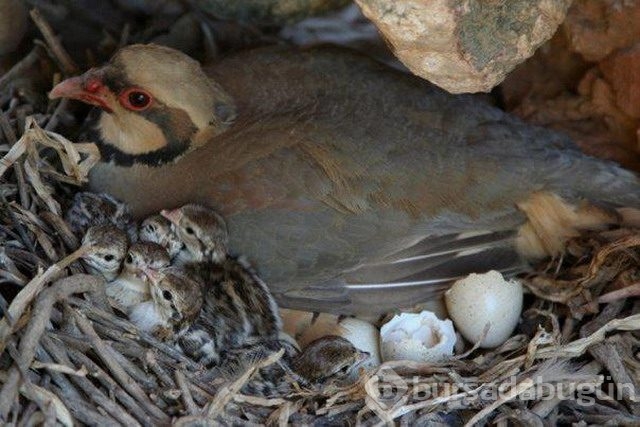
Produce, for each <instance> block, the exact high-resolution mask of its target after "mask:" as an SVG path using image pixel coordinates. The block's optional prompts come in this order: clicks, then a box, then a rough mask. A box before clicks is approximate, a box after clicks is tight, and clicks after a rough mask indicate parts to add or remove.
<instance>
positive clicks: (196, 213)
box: [162, 204, 282, 339]
mask: <svg viewBox="0 0 640 427" xmlns="http://www.w3.org/2000/svg"><path fill="white" fill-rule="evenodd" d="M162 215H163V216H164V217H166V218H167V219H169V221H171V223H172V225H173V230H174V232H175V233H176V235H177V236H178V238H179V239H180V240H181V241H182V242H183V243H184V248H183V250H182V251H181V253H180V255H179V258H180V259H181V260H182V261H183V262H185V264H184V266H185V269H187V270H188V271H189V272H190V273H192V274H195V275H196V276H198V277H200V278H201V281H202V282H203V283H204V284H205V285H206V289H207V292H206V297H205V298H206V299H207V300H208V302H206V303H205V310H207V309H208V308H207V307H208V305H210V306H211V309H212V310H213V309H215V310H217V311H218V310H219V311H221V312H228V313H229V316H232V317H233V323H234V324H237V326H238V328H241V329H242V330H240V329H239V330H238V331H237V333H239V334H240V336H247V337H249V336H252V337H260V338H261V339H274V338H276V337H277V336H278V333H279V332H280V330H281V328H282V321H281V319H280V314H279V312H278V306H277V304H276V302H275V300H274V298H273V296H272V295H271V292H270V291H269V289H268V287H267V285H266V284H265V283H264V282H263V281H262V279H260V278H259V277H258V275H257V274H256V273H255V272H254V271H253V268H252V267H251V266H250V265H249V263H248V262H246V261H245V260H244V259H242V258H236V257H232V256H229V255H228V254H227V244H228V240H229V237H228V233H227V226H226V223H225V221H224V218H222V216H221V215H219V214H218V213H217V212H215V211H213V210H212V209H209V208H207V207H204V206H200V205H195V204H189V205H185V206H183V207H181V208H179V209H175V210H172V211H162ZM225 317H226V316H225ZM234 327H235V326H234Z"/></svg>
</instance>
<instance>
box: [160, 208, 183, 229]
mask: <svg viewBox="0 0 640 427" xmlns="http://www.w3.org/2000/svg"><path fill="white" fill-rule="evenodd" d="M160 215H162V216H163V217H165V218H167V219H168V220H169V221H170V222H171V223H172V224H175V225H178V224H179V223H180V219H181V218H182V212H181V211H180V209H173V210H167V209H163V210H162V211H160Z"/></svg>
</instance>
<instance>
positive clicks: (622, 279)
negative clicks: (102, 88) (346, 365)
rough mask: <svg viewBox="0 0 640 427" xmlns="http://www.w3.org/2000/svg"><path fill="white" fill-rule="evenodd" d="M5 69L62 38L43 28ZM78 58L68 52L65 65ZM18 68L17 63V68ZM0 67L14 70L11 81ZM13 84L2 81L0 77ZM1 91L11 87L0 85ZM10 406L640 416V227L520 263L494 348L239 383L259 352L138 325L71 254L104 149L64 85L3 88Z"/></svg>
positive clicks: (2, 299)
mask: <svg viewBox="0 0 640 427" xmlns="http://www.w3.org/2000/svg"><path fill="white" fill-rule="evenodd" d="M39 25H40V26H41V29H43V34H45V38H47V43H48V44H46V45H44V44H43V45H41V46H39V47H37V49H36V50H35V51H34V52H32V53H31V54H30V55H31V56H29V57H26V58H25V59H24V60H23V61H22V62H20V63H18V64H17V65H16V67H15V68H14V70H12V71H11V72H9V73H8V74H7V75H5V77H3V78H2V79H0V89H3V87H5V86H6V82H7V79H8V78H12V76H15V75H18V74H19V73H20V72H22V70H24V69H27V68H28V67H29V66H30V62H29V61H31V62H34V61H36V60H37V59H34V57H33V56H34V55H35V57H37V56H38V55H43V54H45V55H46V54H48V55H50V56H52V57H53V58H55V59H56V60H57V62H58V64H61V68H63V69H64V68H67V67H65V66H64V64H65V61H67V59H65V56H64V51H63V49H62V48H61V47H60V46H59V45H58V44H57V43H56V41H55V39H51V38H48V37H47V35H46V34H47V33H46V31H47V29H46V23H42V22H40V23H39ZM68 67H71V68H72V66H71V65H68ZM7 76H9V77H7ZM3 79H4V81H3ZM3 85H5V86H3ZM3 95H4V93H3ZM0 100H1V101H2V105H1V107H2V112H0V130H1V131H0V151H1V152H2V153H1V154H2V161H0V198H1V199H0V201H1V203H2V209H1V210H0V220H1V221H2V226H1V228H0V242H1V243H0V278H1V281H2V287H1V288H0V305H1V309H2V313H3V317H2V318H1V319H0V353H1V357H0V384H1V389H0V419H2V421H3V422H10V421H13V422H14V424H16V423H19V424H20V425H33V424H35V423H38V424H40V423H44V424H47V425H54V424H56V423H61V424H64V425H73V424H76V423H83V424H93V425H117V424H123V425H128V426H133V425H157V424H169V423H175V424H181V425H188V424H192V423H198V424H205V423H206V424H209V423H211V424H216V423H224V424H243V425H244V424H252V423H253V424H265V423H267V424H282V425H284V424H288V423H293V424H311V423H314V424H315V423H318V424H329V423H330V424H353V423H354V422H355V423H359V424H365V425H369V424H372V425H374V424H375V425H377V424H382V423H403V424H404V425H409V424H414V423H420V424H426V423H429V422H433V423H436V422H440V423H445V424H451V425H461V424H464V423H467V424H468V425H473V424H475V423H480V424H482V423H485V422H496V423H498V422H499V423H502V424H503V425H504V423H506V422H508V421H509V420H510V419H513V420H520V421H521V422H525V423H527V424H530V425H543V423H544V424H547V423H548V424H556V423H562V424H569V423H576V422H583V423H588V424H604V423H612V424H635V425H637V424H639V423H640V400H638V397H637V396H638V395H637V392H638V391H639V390H640V389H638V382H639V381H640V380H639V378H640V362H639V361H638V358H637V357H636V351H637V347H638V345H639V343H640V341H639V340H638V337H637V335H636V333H635V332H634V331H635V330H637V329H639V328H640V314H637V313H639V312H640V311H639V310H638V307H639V306H638V304H639V303H640V302H639V301H637V300H634V299H632V298H627V297H631V296H634V295H640V285H638V277H640V251H639V248H640V233H639V232H638V230H634V229H615V230H607V231H603V232H598V233H588V234H584V235H582V236H579V237H577V238H575V239H573V240H572V241H571V242H570V244H569V246H568V252H567V254H566V255H565V256H564V257H563V258H560V259H556V260H553V261H551V262H549V263H547V264H543V265H540V266H539V268H538V269H537V271H536V272H535V273H533V274H531V275H529V276H528V277H525V278H523V279H522V280H523V283H524V284H525V285H526V288H527V289H528V290H529V294H528V295H527V297H526V299H525V310H524V312H523V314H522V319H521V322H520V325H519V328H518V330H517V331H516V334H515V335H513V336H512V337H511V338H510V339H509V340H508V341H507V342H505V343H504V344H503V345H501V346H500V347H499V348H497V349H493V350H483V349H480V348H477V347H476V346H474V347H468V348H461V349H459V350H460V351H459V352H458V355H457V356H455V357H453V358H452V359H450V360H448V361H446V362H442V363H437V364H434V363H418V362H408V361H394V362H387V363H384V364H382V365H381V366H379V367H377V368H375V369H373V370H371V371H368V372H366V371H364V370H361V372H360V373H359V378H358V379H357V381H355V382H354V383H352V384H350V385H348V386H336V385H327V386H310V385H309V384H298V383H296V380H295V379H291V378H287V377H283V378H282V381H288V382H291V387H290V388H289V390H291V391H289V392H287V393H286V394H282V395H277V396H272V397H270V398H264V397H260V396H251V395H247V394H244V393H243V391H242V390H243V386H244V385H245V384H247V383H248V382H249V381H250V380H251V378H252V376H253V375H254V374H255V373H256V371H257V370H259V369H260V368H262V367H264V366H267V365H269V364H272V363H275V362H276V361H277V360H278V359H279V358H280V357H281V353H274V354H273V355H271V356H270V357H268V358H267V359H265V360H262V361H259V362H256V363H255V364H254V365H252V366H250V367H249V368H247V370H246V371H245V372H238V373H237V375H235V376H234V377H229V376H228V375H224V376H222V375H217V374H216V371H215V369H214V370H207V369H205V368H204V367H203V366H200V365H199V364H197V363H196V362H194V361H193V360H190V359H189V358H188V357H186V356H185V355H183V354H182V353H181V352H180V351H179V350H177V349H176V348H175V347H173V346H170V345H167V344H165V343H163V342H160V341H158V340H157V339H156V338H154V337H153V336H151V335H149V334H146V333H143V332H141V331H139V330H138V329H136V327H135V326H134V325H132V324H131V323H130V322H129V321H127V320H126V319H125V318H123V317H122V316H119V315H117V314H116V313H114V311H113V310H112V309H111V307H110V306H109V305H108V303H107V301H106V298H105V296H104V292H103V285H104V283H103V281H102V279H101V278H98V277H95V276H92V275H89V274H86V273H85V272H84V270H83V268H82V266H81V265H80V264H79V263H78V262H77V259H78V253H77V252H74V251H75V250H76V249H77V248H78V246H79V243H78V240H77V237H76V236H74V235H73V233H71V231H70V229H69V227H68V226H67V224H66V223H65V221H64V219H63V216H62V211H63V207H64V206H65V205H66V204H68V202H69V200H70V199H71V198H72V196H73V193H74V191H75V190H77V188H79V186H80V185H82V184H83V183H84V182H85V181H86V178H87V173H88V171H89V169H90V168H91V166H92V165H93V164H94V163H95V162H96V159H97V151H96V149H95V147H94V146H93V145H92V144H79V143H72V142H70V141H69V140H68V139H67V138H65V137H64V136H62V135H60V134H59V133H55V131H56V129H57V128H58V127H59V123H60V122H61V120H62V118H63V117H64V115H65V111H66V109H67V104H66V102H65V101H62V102H61V103H59V104H57V105H50V106H49V108H48V109H47V110H45V111H36V109H34V108H32V107H29V108H24V107H25V105H24V104H23V103H21V102H22V101H21V100H20V97H19V96H15V94H12V95H10V96H4V97H0Z"/></svg>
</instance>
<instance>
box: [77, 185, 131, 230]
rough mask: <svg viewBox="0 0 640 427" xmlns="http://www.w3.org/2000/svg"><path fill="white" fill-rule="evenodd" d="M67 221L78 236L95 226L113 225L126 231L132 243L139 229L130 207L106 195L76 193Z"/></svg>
mask: <svg viewBox="0 0 640 427" xmlns="http://www.w3.org/2000/svg"><path fill="white" fill-rule="evenodd" d="M65 219H66V221H67V224H69V228H71V231H73V232H74V233H75V234H76V235H83V234H85V233H86V231H87V230H88V229H89V228H90V227H92V226H95V225H107V224H111V225H114V226H116V227H118V228H119V229H121V230H124V231H126V232H127V234H128V235H129V239H131V241H135V240H136V236H137V227H136V224H135V222H134V220H133V217H132V216H131V213H130V212H129V207H128V206H127V205H126V204H125V203H122V202H120V201H119V200H116V199H115V198H113V197H112V196H110V195H109V194H106V193H100V194H98V193H90V192H86V191H84V192H83V191H81V192H78V193H76V194H75V195H74V197H73V202H72V204H71V207H70V208H69V209H68V210H67V212H66V213H65Z"/></svg>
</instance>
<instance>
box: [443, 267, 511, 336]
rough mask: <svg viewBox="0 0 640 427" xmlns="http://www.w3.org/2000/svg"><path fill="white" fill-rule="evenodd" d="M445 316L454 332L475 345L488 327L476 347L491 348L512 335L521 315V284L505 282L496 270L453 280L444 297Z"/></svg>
mask: <svg viewBox="0 0 640 427" xmlns="http://www.w3.org/2000/svg"><path fill="white" fill-rule="evenodd" d="M444 298H445V303H446V305H447V311H448V312H449V317H450V318H451V319H452V320H453V322H454V323H455V325H456V328H457V329H458V331H459V332H460V333H461V334H462V336H463V337H465V338H466V339H467V340H468V341H470V342H471V343H473V344H475V343H477V342H478V341H480V339H482V335H483V333H484V329H485V326H486V325H489V330H488V332H487V335H486V336H485V337H484V339H483V340H482V343H481V344H480V347H482V348H494V347H497V346H499V345H500V344H502V343H504V342H505V341H506V340H507V339H508V338H509V337H510V336H511V334H512V333H513V331H514V329H515V328H516V325H517V324H518V320H519V319H520V313H521V312H522V299H523V291H522V284H521V283H520V282H518V281H517V280H505V279H504V277H502V274H500V273H499V272H497V271H493V270H492V271H489V272H488V273H484V274H470V275H469V276H467V277H465V278H464V279H460V280H458V281H456V282H455V283H454V284H453V286H452V287H451V289H449V290H448V291H447V292H446V293H445V295H444Z"/></svg>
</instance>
